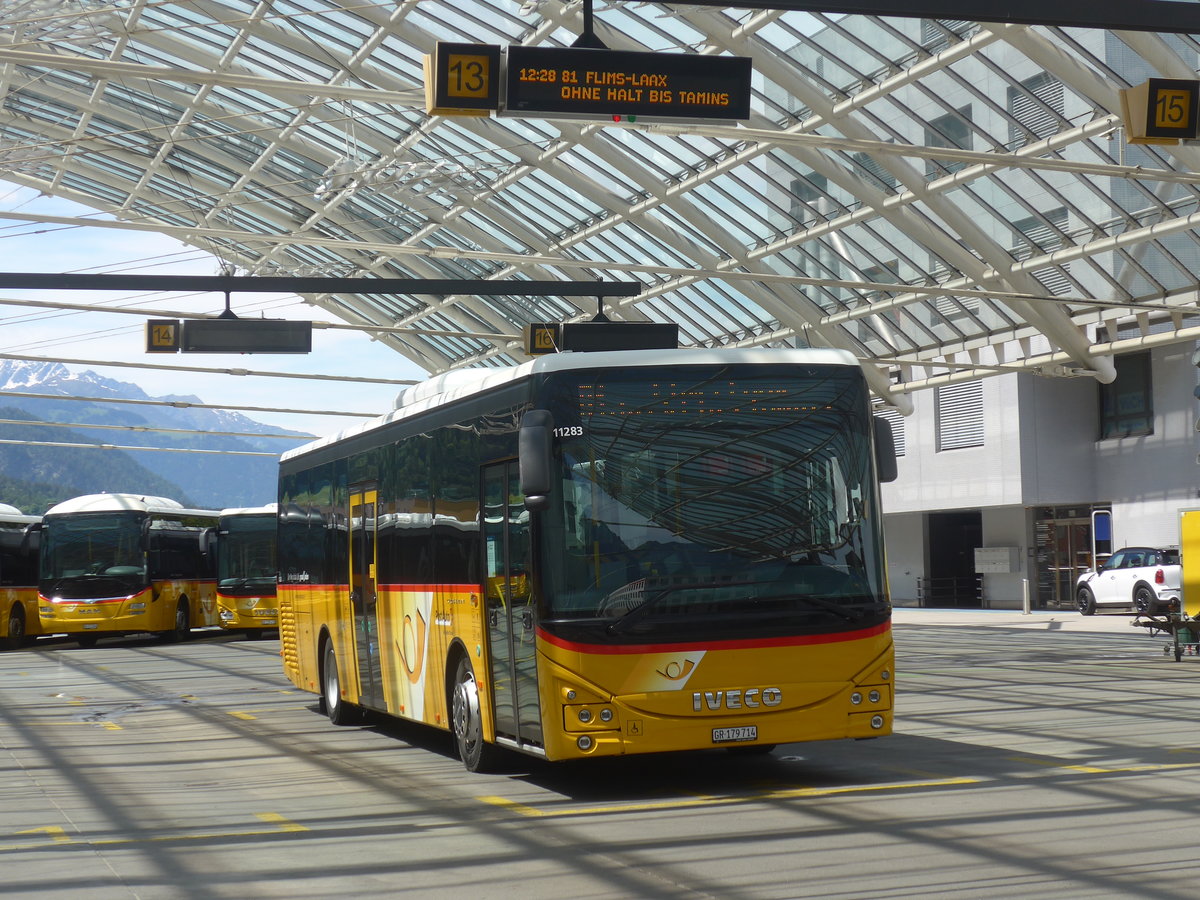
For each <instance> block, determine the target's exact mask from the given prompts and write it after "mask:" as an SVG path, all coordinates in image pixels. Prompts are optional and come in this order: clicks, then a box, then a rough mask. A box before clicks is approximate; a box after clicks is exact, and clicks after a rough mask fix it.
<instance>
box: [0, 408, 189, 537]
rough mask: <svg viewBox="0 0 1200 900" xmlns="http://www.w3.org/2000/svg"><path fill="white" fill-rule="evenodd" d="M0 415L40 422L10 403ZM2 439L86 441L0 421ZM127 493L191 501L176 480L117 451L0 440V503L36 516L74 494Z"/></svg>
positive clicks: (71, 434)
mask: <svg viewBox="0 0 1200 900" xmlns="http://www.w3.org/2000/svg"><path fill="white" fill-rule="evenodd" d="M0 419H22V420H24V421H29V422H36V421H40V420H38V419H36V418H35V417H34V416H31V415H29V413H26V412H23V411H22V410H19V409H14V408H12V407H0ZM0 439H3V440H5V441H48V440H52V441H53V442H54V443H69V442H78V443H86V442H87V441H86V439H85V438H83V437H81V436H80V435H79V434H78V432H75V431H73V430H71V429H69V428H55V429H53V431H52V432H51V430H50V429H47V428H36V427H32V426H23V425H0ZM102 492H108V493H117V492H128V493H136V494H152V495H154V496H158V497H170V498H171V499H173V500H178V501H179V502H180V503H182V504H184V505H185V506H192V505H194V504H193V503H192V501H191V500H190V499H189V498H188V497H186V496H184V493H183V490H182V489H181V488H180V487H179V485H177V484H174V483H173V482H170V481H168V480H166V479H165V478H162V477H161V476H159V475H155V474H154V473H153V472H151V471H149V470H148V469H146V468H145V467H144V466H142V465H140V464H138V463H137V462H135V461H134V460H133V459H132V458H131V457H130V456H129V454H127V453H124V452H122V451H120V450H93V449H82V450H76V449H73V448H71V447H46V446H41V445H32V444H30V445H22V444H0V503H8V504H10V505H12V506H16V507H18V508H19V509H20V510H21V511H22V512H25V513H28V514H31V515H41V514H42V513H44V512H45V511H46V509H47V508H48V507H50V506H52V505H54V504H55V503H57V502H59V501H60V500H66V499H69V498H71V497H76V496H79V495H80V494H99V493H102Z"/></svg>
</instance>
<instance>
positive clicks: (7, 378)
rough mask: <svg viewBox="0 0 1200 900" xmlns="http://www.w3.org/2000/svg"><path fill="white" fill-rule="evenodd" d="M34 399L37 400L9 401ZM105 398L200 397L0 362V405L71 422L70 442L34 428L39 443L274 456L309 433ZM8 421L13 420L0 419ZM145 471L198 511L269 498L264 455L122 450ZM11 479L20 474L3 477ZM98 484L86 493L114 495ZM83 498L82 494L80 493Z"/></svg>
mask: <svg viewBox="0 0 1200 900" xmlns="http://www.w3.org/2000/svg"><path fill="white" fill-rule="evenodd" d="M14 392H15V393H18V394H39V395H42V396H38V397H28V396H14ZM56 397H62V398H66V397H89V398H96V399H95V400H89V401H84V400H67V399H55V398H56ZM110 398H111V399H112V400H163V401H167V402H187V403H202V402H203V401H202V400H201V399H200V398H199V397H195V396H178V395H167V396H161V397H155V396H151V395H150V394H147V393H146V392H145V391H144V390H143V389H142V388H141V387H139V386H138V385H136V384H132V383H129V382H124V381H117V380H115V379H112V378H106V377H104V376H103V375H99V374H97V373H96V372H93V371H91V370H88V371H84V372H78V373H72V372H71V371H70V370H69V369H67V367H66V366H64V365H62V364H61V363H56V362H45V363H43V362H28V361H21V360H0V407H7V408H9V409H10V410H11V409H17V410H20V411H22V412H24V413H26V414H28V415H31V416H34V417H36V418H38V419H41V420H43V421H46V422H63V423H72V424H75V425H76V426H84V427H76V428H74V429H73V431H74V432H75V436H74V437H73V438H64V436H63V433H64V429H63V428H61V427H57V426H55V427H49V426H41V427H40V428H38V431H39V432H40V433H41V436H40V438H39V439H41V440H46V441H63V440H79V439H80V438H82V439H84V440H88V441H94V442H96V443H105V444H117V445H122V446H139V447H188V448H194V449H197V450H225V451H230V450H241V451H259V452H268V453H271V454H279V453H282V452H283V451H284V450H287V449H289V448H290V447H293V446H297V445H298V444H302V443H304V442H306V441H307V440H309V439H310V436H309V435H305V434H302V433H300V432H296V431H289V430H287V429H285V428H279V427H277V426H274V425H267V424H264V423H262V422H256V421H255V420H254V419H251V418H249V417H248V416H244V415H242V414H241V413H236V412H229V411H225V410H213V409H196V408H194V407H185V408H178V407H172V406H141V405H135V404H126V403H105V402H102V401H103V399H110ZM0 418H12V416H0ZM87 425H127V426H134V427H138V428H144V427H152V428H175V429H184V430H189V431H195V432H203V433H200V434H175V433H163V432H154V431H141V430H138V431H114V430H112V429H109V428H104V429H100V428H95V429H88V428H87V427H86V426H87ZM17 427H19V428H21V429H22V433H23V434H28V433H29V432H28V429H29V428H30V427H31V426H29V425H22V426H9V425H0V437H3V436H4V433H5V431H6V430H8V429H13V428H17ZM219 432H257V433H260V434H279V435H295V436H296V440H295V442H294V443H293V442H291V441H287V440H279V439H273V438H257V437H240V436H233V435H228V434H220V433H219ZM67 452H69V453H84V454H91V455H92V456H95V455H96V454H105V453H112V452H116V451H107V450H91V449H88V450H79V451H75V450H68V451H67ZM124 452H125V453H127V455H128V456H129V457H131V458H133V459H134V460H135V461H136V462H138V463H140V464H141V465H142V466H144V467H145V468H146V469H148V470H150V471H151V472H153V473H155V474H157V475H159V476H161V477H162V478H165V479H167V480H168V481H171V482H174V483H175V484H177V485H179V486H180V487H181V488H182V489H183V490H184V491H185V492H186V494H187V496H188V498H189V499H190V500H191V502H193V503H195V504H197V505H200V506H205V507H210V508H219V507H224V506H251V505H258V504H261V503H269V502H271V501H273V500H274V499H275V483H276V476H277V465H278V464H277V462H276V460H275V459H273V458H271V457H256V456H240V455H234V454H218V453H211V454H210V453H170V452H163V451H150V450H129V451H124ZM3 474H5V475H7V476H8V477H10V478H14V477H16V478H19V477H21V474H22V473H20V472H9V471H6V472H4V473H3ZM113 489H114V488H111V487H109V486H107V485H104V484H97V485H94V486H90V487H89V490H94V491H104V490H113ZM81 493H82V491H81Z"/></svg>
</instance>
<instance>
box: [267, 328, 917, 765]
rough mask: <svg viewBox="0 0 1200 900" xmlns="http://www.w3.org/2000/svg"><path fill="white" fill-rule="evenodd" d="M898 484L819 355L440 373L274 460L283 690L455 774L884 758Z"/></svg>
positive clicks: (572, 358)
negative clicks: (787, 752) (515, 761)
mask: <svg viewBox="0 0 1200 900" xmlns="http://www.w3.org/2000/svg"><path fill="white" fill-rule="evenodd" d="M894 469H895V458H894V451H893V449H892V446H891V431H890V428H888V426H887V423H886V422H883V421H882V420H876V419H873V417H872V415H871V409H870V397H869V393H868V389H867V386H866V382H865V379H864V376H863V373H862V371H861V370H860V368H859V366H858V364H857V363H856V361H855V360H854V358H853V357H852V356H850V355H849V354H847V353H844V352H841V351H832V350H765V349H755V350H741V349H729V350H623V351H606V352H587V353H582V352H577V353H558V354H553V355H548V356H542V357H538V358H536V359H534V360H533V361H531V362H528V363H525V364H522V365H518V366H515V367H513V368H505V369H500V368H488V369H477V370H468V371H459V372H453V373H449V374H448V375H445V376H441V377H438V378H434V379H432V380H431V381H429V382H426V383H424V384H422V385H418V386H415V387H413V388H410V389H408V390H407V391H405V392H404V393H403V394H402V395H401V397H400V398H398V400H397V408H396V409H395V410H394V411H393V412H391V413H389V414H388V415H385V416H383V417H381V418H380V419H378V420H376V421H374V422H372V423H369V424H366V425H363V426H360V427H358V428H356V429H352V430H350V431H347V432H344V433H342V434H341V435H338V436H333V437H329V438H324V439H321V440H318V441H315V442H313V443H311V444H308V445H306V446H305V447H301V448H298V449H296V450H293V451H289V452H288V453H286V454H284V456H283V458H282V460H281V464H280V485H279V503H280V513H281V514H280V520H279V521H280V530H279V546H278V553H279V579H280V580H279V606H280V639H281V652H282V655H283V661H284V670H285V672H286V674H287V676H288V678H289V679H290V680H291V681H292V682H293V683H294V684H296V685H297V686H298V687H301V688H303V689H306V690H309V691H312V692H314V693H317V694H320V695H321V703H322V705H323V707H324V709H325V711H326V713H327V714H328V716H329V718H330V719H331V720H332V721H333V722H334V723H337V724H342V723H348V722H354V721H357V719H358V716H359V714H360V713H361V711H362V710H364V709H368V710H374V711H377V712H381V713H386V714H390V715H393V716H399V717H403V718H405V719H409V720H412V721H416V722H423V723H426V724H428V725H431V726H434V727H437V728H441V729H447V730H449V731H450V732H452V734H453V736H454V738H455V742H456V746H457V749H458V752H459V755H460V756H461V758H462V760H463V761H464V763H465V764H466V766H467V768H468V769H471V770H482V769H486V768H487V767H489V766H491V765H493V764H494V763H495V760H496V756H497V754H498V752H500V748H505V749H508V750H515V751H520V752H523V753H527V754H530V755H532V756H536V757H540V758H543V759H546V760H566V759H578V758H586V757H598V756H613V755H620V754H638V753H652V752H660V751H679V750H697V749H703V748H731V749H742V750H746V751H751V752H755V751H757V752H764V751H769V750H770V749H771V748H772V747H773V746H775V745H777V744H782V743H788V742H793V741H811V740H824V739H835V738H873V737H878V736H881V735H886V734H888V733H890V731H891V727H892V706H893V690H892V684H893V650H892V634H891V607H890V604H889V600H888V593H887V586H886V580H885V566H884V559H883V540H882V535H881V531H880V525H881V517H880V509H879V499H878V480H879V478H881V477H883V478H889V477H894Z"/></svg>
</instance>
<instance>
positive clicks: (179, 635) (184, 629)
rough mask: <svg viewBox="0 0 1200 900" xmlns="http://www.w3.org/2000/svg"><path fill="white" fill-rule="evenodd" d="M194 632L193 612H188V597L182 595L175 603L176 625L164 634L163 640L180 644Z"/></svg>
mask: <svg viewBox="0 0 1200 900" xmlns="http://www.w3.org/2000/svg"><path fill="white" fill-rule="evenodd" d="M191 633H192V623H191V614H190V613H189V612H188V601H187V597H180V598H179V602H178V603H176V604H175V625H174V627H172V628H171V630H170V631H167V632H165V633H164V634H163V640H164V641H166V642H167V643H168V644H178V643H179V642H180V641H186V640H187V639H188V637H189V636H190V635H191Z"/></svg>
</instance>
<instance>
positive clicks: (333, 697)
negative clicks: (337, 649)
mask: <svg viewBox="0 0 1200 900" xmlns="http://www.w3.org/2000/svg"><path fill="white" fill-rule="evenodd" d="M321 705H322V706H324V707H325V715H327V716H329V721H330V722H332V723H333V724H334V725H354V724H356V723H357V722H359V721H360V718H361V717H360V715H359V712H358V709H357V708H356V707H355V706H353V705H352V704H350V703H347V702H346V701H345V700H344V699H343V698H342V679H341V676H340V675H339V674H338V664H337V654H336V653H334V652H333V641H330V640H327V641H325V649H324V650H323V651H322V653H321Z"/></svg>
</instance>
